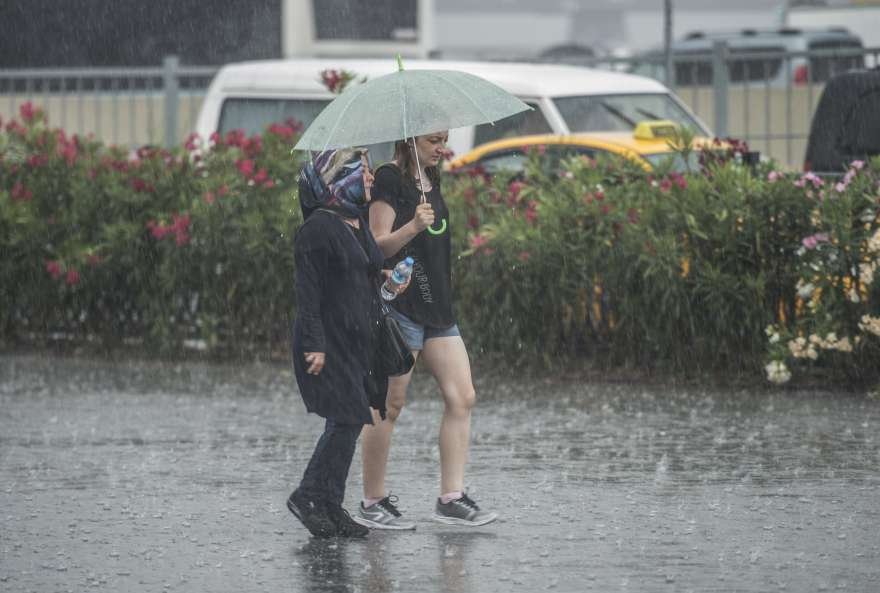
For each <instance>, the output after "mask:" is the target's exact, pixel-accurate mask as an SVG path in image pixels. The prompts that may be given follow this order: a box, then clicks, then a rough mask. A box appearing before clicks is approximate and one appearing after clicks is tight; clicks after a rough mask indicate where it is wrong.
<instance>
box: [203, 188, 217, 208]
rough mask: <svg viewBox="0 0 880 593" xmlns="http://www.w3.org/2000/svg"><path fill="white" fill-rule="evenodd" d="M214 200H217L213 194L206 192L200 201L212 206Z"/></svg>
mask: <svg viewBox="0 0 880 593" xmlns="http://www.w3.org/2000/svg"><path fill="white" fill-rule="evenodd" d="M216 200H217V198H216V197H215V196H214V192H210V191H206V192H205V193H204V194H202V201H203V202H205V204H207V205H209V206H210V205H211V204H213V203H214V202H215V201H216Z"/></svg>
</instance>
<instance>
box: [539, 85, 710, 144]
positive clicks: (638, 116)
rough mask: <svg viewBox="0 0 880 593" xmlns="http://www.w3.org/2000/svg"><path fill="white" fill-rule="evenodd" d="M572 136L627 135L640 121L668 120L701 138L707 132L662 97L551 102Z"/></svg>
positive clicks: (593, 97) (588, 97)
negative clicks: (600, 133) (586, 134)
mask: <svg viewBox="0 0 880 593" xmlns="http://www.w3.org/2000/svg"><path fill="white" fill-rule="evenodd" d="M553 102H554V103H556V108H557V109H559V114H560V115H562V119H564V120H565V123H566V125H567V126H568V129H569V130H570V131H571V132H629V131H630V130H632V129H633V128H635V127H636V124H638V123H639V122H640V121H644V120H648V119H668V120H672V121H674V122H676V123H677V124H679V125H681V126H683V127H687V128H690V129H691V130H694V131H695V132H697V134H700V135H708V133H709V131H708V130H707V129H705V128H704V127H703V126H701V125H700V124H699V123H698V122H697V120H695V119H694V118H693V117H692V116H690V115H689V114H688V113H687V111H685V110H684V109H682V108H681V106H680V105H678V104H677V103H676V102H675V101H674V100H673V99H672V97H670V96H669V95H667V94H665V93H655V94H644V95H586V96H578V97H557V98H555V99H553Z"/></svg>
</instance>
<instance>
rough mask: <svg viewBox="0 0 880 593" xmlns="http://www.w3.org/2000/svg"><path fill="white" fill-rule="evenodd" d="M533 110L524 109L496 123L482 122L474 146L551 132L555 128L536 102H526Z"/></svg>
mask: <svg viewBox="0 0 880 593" xmlns="http://www.w3.org/2000/svg"><path fill="white" fill-rule="evenodd" d="M526 104H527V105H528V106H529V107H531V108H532V110H531V111H523V112H521V113H517V114H516V115H511V116H510V117H507V118H504V119H502V120H500V121H496V122H495V125H492V124H481V125H479V126H477V127H476V128H475V129H474V146H479V145H480V144H485V143H486V142H491V141H493V140H498V139H500V138H510V137H512V136H529V135H531V134H551V133H553V129H552V128H551V127H550V124H549V123H547V119H546V118H545V117H544V114H543V113H542V112H541V108H540V107H539V106H538V105H535V104H534V103H526Z"/></svg>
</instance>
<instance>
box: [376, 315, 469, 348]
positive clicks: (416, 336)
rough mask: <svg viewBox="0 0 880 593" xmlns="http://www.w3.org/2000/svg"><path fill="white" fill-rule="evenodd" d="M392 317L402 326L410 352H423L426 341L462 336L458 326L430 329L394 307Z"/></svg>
mask: <svg viewBox="0 0 880 593" xmlns="http://www.w3.org/2000/svg"><path fill="white" fill-rule="evenodd" d="M390 309H391V316H392V317H394V318H395V319H396V320H397V323H398V324H399V325H400V331H401V332H403V339H404V340H406V345H407V346H409V349H410V350H422V349H423V348H424V346H425V340H430V339H431V338H449V337H452V336H460V335H461V334H460V333H459V331H458V326H457V325H455V324H453V325H452V326H450V327H446V328H443V329H438V328H436V327H428V326H426V325H422V324H420V323H416V322H415V321H413V320H412V319H410V318H409V317H407V316H406V315H404V314H403V313H401V312H400V311H397V310H396V309H395V308H394V307H390Z"/></svg>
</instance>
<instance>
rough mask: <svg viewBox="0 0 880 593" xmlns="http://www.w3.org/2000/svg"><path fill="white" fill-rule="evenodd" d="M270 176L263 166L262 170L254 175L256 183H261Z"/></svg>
mask: <svg viewBox="0 0 880 593" xmlns="http://www.w3.org/2000/svg"><path fill="white" fill-rule="evenodd" d="M243 172H244V171H242V173H243ZM268 178H269V172H268V171H267V170H266V169H265V168H263V167H261V168H260V170H259V171H257V174H256V175H254V183H256V184H258V185H259V184H260V183H263V182H264V181H266V179H268Z"/></svg>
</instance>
